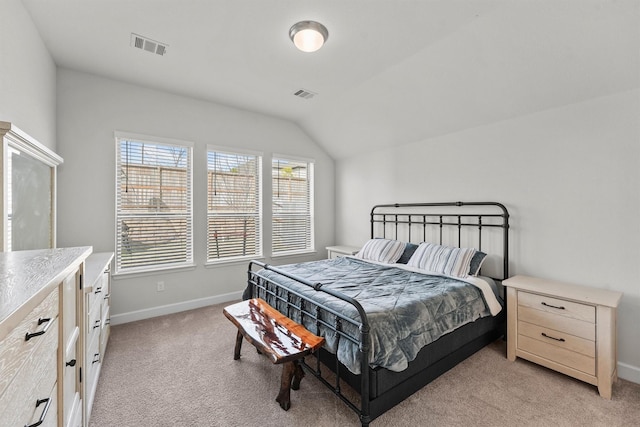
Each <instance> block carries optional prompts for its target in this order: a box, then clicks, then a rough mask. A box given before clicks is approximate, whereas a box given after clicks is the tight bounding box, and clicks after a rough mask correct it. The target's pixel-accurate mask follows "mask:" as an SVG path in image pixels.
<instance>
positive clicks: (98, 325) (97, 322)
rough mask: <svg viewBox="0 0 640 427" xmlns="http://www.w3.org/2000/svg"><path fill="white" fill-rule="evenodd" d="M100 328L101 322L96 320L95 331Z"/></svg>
mask: <svg viewBox="0 0 640 427" xmlns="http://www.w3.org/2000/svg"><path fill="white" fill-rule="evenodd" d="M99 327H100V320H96V321H95V322H94V324H93V329H95V328H99Z"/></svg>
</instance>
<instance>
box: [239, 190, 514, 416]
mask: <svg viewBox="0 0 640 427" xmlns="http://www.w3.org/2000/svg"><path fill="white" fill-rule="evenodd" d="M370 223H371V236H370V239H369V240H368V241H367V242H366V243H365V244H364V245H363V247H362V248H361V250H360V252H359V253H358V254H356V255H355V256H353V257H350V256H346V257H338V258H335V259H329V260H320V261H312V262H305V263H298V264H289V265H285V266H278V267H274V266H271V265H268V264H265V263H262V262H259V261H251V262H250V263H249V268H248V283H247V289H246V290H245V294H244V295H243V298H245V299H246V298H254V297H258V298H262V299H264V300H265V301H267V302H268V303H269V304H270V305H272V306H273V307H275V308H276V309H277V310H279V311H280V312H281V313H283V314H284V315H286V316H287V317H289V318H291V319H292V320H294V321H296V322H298V323H301V324H303V325H304V326H305V327H306V328H307V329H309V331H311V332H313V333H315V334H316V335H320V336H323V337H324V338H325V340H326V342H325V345H324V347H323V348H322V349H321V350H320V351H319V352H317V353H316V354H315V355H314V356H312V358H307V359H306V360H305V361H304V367H305V368H306V370H307V371H308V372H310V373H311V374H313V375H315V376H316V377H317V378H318V379H319V380H320V381H321V382H323V383H324V384H325V385H327V386H328V387H329V388H330V389H331V390H332V391H333V392H334V393H335V394H336V395H337V396H338V397H339V398H340V399H342V400H343V401H344V402H345V403H346V404H347V405H348V406H349V407H350V408H351V409H353V410H354V411H355V412H356V413H357V414H358V415H359V418H360V422H361V424H362V425H363V426H368V425H369V423H370V422H371V421H373V420H374V419H375V418H377V417H378V416H380V415H381V414H382V413H384V412H385V411H387V410H389V409H390V408H392V407H393V406H395V405H396V404H398V403H399V402H401V401H402V400H404V399H406V398H407V397H408V396H410V395H411V394H413V393H415V392H416V391H417V390H419V389H420V388H422V387H423V386H425V385H426V384H428V383H429V382H431V381H432V380H433V379H435V378H437V377H438V376H439V375H441V374H442V373H444V372H446V371H447V370H449V369H451V368H452V367H454V366H455V365H456V364H458V363H459V362H461V361H462V360H464V359H465V358H467V357H469V356H470V355H472V354H473V353H475V352H476V351H478V350H480V349H481V348H483V347H484V346H486V345H487V344H489V343H491V342H493V341H495V340H496V339H498V338H500V337H501V336H503V335H504V332H505V319H506V313H505V311H506V310H505V309H504V307H506V305H505V304H504V301H503V299H502V298H501V296H502V295H503V294H502V292H501V289H500V281H501V280H502V279H504V278H506V277H508V266H509V256H508V254H509V213H508V211H507V209H506V208H505V207H504V206H503V205H502V204H500V203H496V202H452V203H448V202H447V203H412V204H386V205H376V206H374V207H373V208H372V210H371V214H370ZM327 368H328V369H330V370H331V371H332V373H331V375H326V369H327ZM344 383H346V384H348V385H349V386H350V387H351V389H353V390H355V391H356V395H355V396H354V393H353V392H351V391H349V388H348V387H343V385H344Z"/></svg>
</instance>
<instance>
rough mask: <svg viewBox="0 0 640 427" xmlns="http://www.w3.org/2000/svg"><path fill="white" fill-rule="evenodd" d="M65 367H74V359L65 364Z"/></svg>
mask: <svg viewBox="0 0 640 427" xmlns="http://www.w3.org/2000/svg"><path fill="white" fill-rule="evenodd" d="M65 365H67V366H76V359H71V360H70V361H68V362H67V363H65Z"/></svg>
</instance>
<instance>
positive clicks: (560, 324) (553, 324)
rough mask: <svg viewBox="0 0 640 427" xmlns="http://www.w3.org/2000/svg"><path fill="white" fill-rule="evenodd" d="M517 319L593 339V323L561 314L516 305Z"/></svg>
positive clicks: (594, 330)
mask: <svg viewBox="0 0 640 427" xmlns="http://www.w3.org/2000/svg"><path fill="white" fill-rule="evenodd" d="M518 320H522V321H525V322H527V323H532V324H534V325H540V326H543V327H545V328H549V329H553V330H556V331H562V332H566V333H568V334H571V335H575V336H577V337H580V338H584V339H587V340H591V341H595V339H596V325H595V323H589V322H584V321H582V320H577V319H573V318H570V317H565V316H561V315H559V314H553V313H548V312H546V311H541V310H535V309H533V308H530V307H525V306H522V305H521V306H518Z"/></svg>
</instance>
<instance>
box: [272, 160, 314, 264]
mask: <svg viewBox="0 0 640 427" xmlns="http://www.w3.org/2000/svg"><path fill="white" fill-rule="evenodd" d="M271 169H272V180H273V182H272V189H271V190H272V200H273V206H272V221H273V223H272V248H271V249H272V254H273V255H282V254H286V253H289V252H305V251H310V250H313V247H314V242H313V239H314V236H313V163H312V162H309V161H303V160H292V159H287V158H282V157H274V158H273V159H272V163H271Z"/></svg>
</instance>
